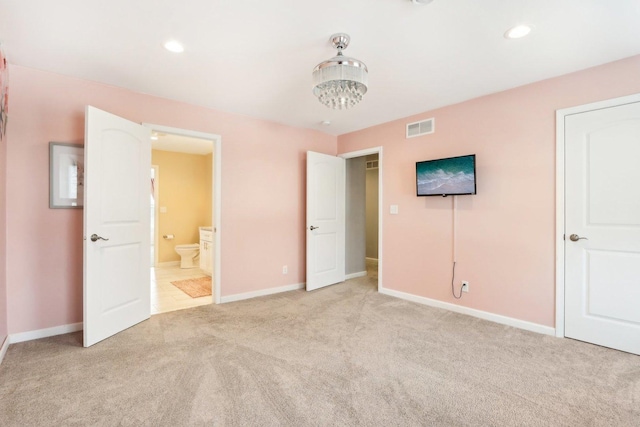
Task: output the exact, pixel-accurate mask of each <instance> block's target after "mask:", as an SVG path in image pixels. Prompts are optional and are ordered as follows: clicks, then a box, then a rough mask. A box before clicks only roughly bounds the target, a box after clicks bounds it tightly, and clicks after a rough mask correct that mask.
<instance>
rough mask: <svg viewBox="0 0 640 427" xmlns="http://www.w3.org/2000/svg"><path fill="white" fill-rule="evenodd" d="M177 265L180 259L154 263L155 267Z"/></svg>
mask: <svg viewBox="0 0 640 427" xmlns="http://www.w3.org/2000/svg"><path fill="white" fill-rule="evenodd" d="M179 265H180V261H167V262H158V263H156V267H158V268H163V267H177V266H179Z"/></svg>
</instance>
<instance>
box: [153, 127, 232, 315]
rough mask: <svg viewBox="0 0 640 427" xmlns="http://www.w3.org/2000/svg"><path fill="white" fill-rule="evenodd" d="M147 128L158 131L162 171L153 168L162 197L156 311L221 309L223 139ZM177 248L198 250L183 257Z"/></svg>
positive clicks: (157, 161) (156, 150)
mask: <svg viewBox="0 0 640 427" xmlns="http://www.w3.org/2000/svg"><path fill="white" fill-rule="evenodd" d="M144 126H146V127H149V128H150V129H151V132H152V136H151V138H152V163H153V164H154V166H157V168H152V169H153V170H154V172H153V173H154V181H153V186H152V191H155V192H156V193H157V196H156V199H155V206H156V209H155V219H156V221H155V223H156V226H155V227H152V230H153V231H151V230H150V232H153V233H154V234H153V235H152V241H155V242H156V245H155V248H156V250H155V254H154V255H155V262H154V265H153V266H152V268H151V283H150V286H151V298H152V299H151V312H152V314H158V313H163V312H168V311H174V310H180V309H183V308H191V307H196V306H199V305H204V304H211V303H216V304H219V303H220V289H221V283H220V276H221V274H220V273H221V272H220V253H221V245H220V223H221V218H220V212H221V185H220V184H221V181H220V176H221V154H220V153H221V139H220V137H219V136H218V135H214V134H206V133H201V132H196V131H189V130H184V129H178V128H171V127H165V126H160V125H153V124H144ZM177 245H190V248H192V249H193V251H192V252H188V255H187V256H181V255H179V254H178V252H177V251H176V249H175V247H176V246H177ZM181 252H183V251H181ZM183 253H184V252H183ZM183 259H185V262H182V260H183ZM207 287H208V290H210V291H209V292H210V294H209V295H206V293H207V292H206V291H207ZM203 291H205V292H204V293H205V295H203V293H202V292H203Z"/></svg>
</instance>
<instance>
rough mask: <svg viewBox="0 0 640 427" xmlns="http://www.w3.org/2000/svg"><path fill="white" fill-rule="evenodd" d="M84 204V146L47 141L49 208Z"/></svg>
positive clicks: (74, 206) (76, 207)
mask: <svg viewBox="0 0 640 427" xmlns="http://www.w3.org/2000/svg"><path fill="white" fill-rule="evenodd" d="M83 206H84V147H83V146H82V145H78V144H69V143H64V142H49V208H50V209H81V208H82V207H83Z"/></svg>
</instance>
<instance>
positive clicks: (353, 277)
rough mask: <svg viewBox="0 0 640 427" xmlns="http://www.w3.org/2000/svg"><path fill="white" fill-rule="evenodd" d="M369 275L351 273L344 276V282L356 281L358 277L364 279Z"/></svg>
mask: <svg viewBox="0 0 640 427" xmlns="http://www.w3.org/2000/svg"><path fill="white" fill-rule="evenodd" d="M366 275H367V272H366V271H359V272H357V273H351V274H347V275H345V276H344V280H349V279H355V278H356V277H364V276H366Z"/></svg>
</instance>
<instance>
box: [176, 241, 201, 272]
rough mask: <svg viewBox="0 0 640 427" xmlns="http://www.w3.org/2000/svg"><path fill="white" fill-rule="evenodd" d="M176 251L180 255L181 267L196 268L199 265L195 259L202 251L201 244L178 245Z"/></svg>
mask: <svg viewBox="0 0 640 427" xmlns="http://www.w3.org/2000/svg"><path fill="white" fill-rule="evenodd" d="M175 250H176V252H177V253H178V255H180V268H194V267H198V266H199V265H198V264H196V262H195V259H196V258H197V257H198V254H199V253H200V245H199V244H197V243H193V244H191V245H176V247H175Z"/></svg>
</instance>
